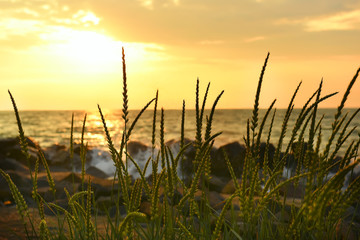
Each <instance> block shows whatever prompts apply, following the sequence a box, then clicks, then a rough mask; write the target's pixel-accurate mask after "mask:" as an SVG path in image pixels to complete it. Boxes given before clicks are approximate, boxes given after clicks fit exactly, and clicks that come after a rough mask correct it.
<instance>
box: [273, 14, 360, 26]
mask: <svg viewBox="0 0 360 240" xmlns="http://www.w3.org/2000/svg"><path fill="white" fill-rule="evenodd" d="M275 24H276V25H301V26H302V27H303V29H304V30H305V31H307V32H323V31H349V30H359V29H360V9H359V10H352V11H342V12H337V13H333V14H331V15H326V16H316V17H304V18H299V19H291V18H281V19H278V20H276V21H275Z"/></svg>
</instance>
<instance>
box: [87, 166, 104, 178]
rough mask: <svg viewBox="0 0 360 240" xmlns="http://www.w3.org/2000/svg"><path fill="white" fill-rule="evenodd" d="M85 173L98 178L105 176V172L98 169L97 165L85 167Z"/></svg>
mask: <svg viewBox="0 0 360 240" xmlns="http://www.w3.org/2000/svg"><path fill="white" fill-rule="evenodd" d="M86 173H87V174H90V175H92V176H95V177H98V178H107V177H108V176H107V175H106V173H104V172H103V171H101V170H100V169H98V168H97V167H94V166H90V167H88V168H87V169H86Z"/></svg>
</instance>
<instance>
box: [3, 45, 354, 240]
mask: <svg viewBox="0 0 360 240" xmlns="http://www.w3.org/2000/svg"><path fill="white" fill-rule="evenodd" d="M122 60H123V104H122V106H123V109H122V112H123V114H122V118H123V120H124V129H123V135H122V139H121V142H120V149H116V148H115V144H114V142H113V140H112V138H111V136H110V133H109V131H108V128H107V125H106V119H105V117H104V115H103V113H102V110H101V107H100V106H99V105H98V110H99V114H100V117H101V120H102V123H103V127H104V134H105V136H106V139H107V143H108V148H109V152H110V153H111V158H112V160H113V162H114V167H115V168H116V172H115V175H114V178H113V191H112V194H111V202H112V204H113V206H115V208H116V213H115V215H114V216H110V214H109V213H108V214H107V221H106V223H105V225H106V228H105V229H106V230H105V232H104V231H103V232H100V231H99V229H98V227H97V226H98V225H99V224H100V223H99V222H98V221H97V220H96V219H97V218H96V216H97V209H98V208H97V207H96V201H95V198H94V192H93V190H92V187H91V186H92V185H91V179H90V178H89V179H88V180H87V184H86V182H85V181H86V179H85V167H84V166H85V161H86V149H87V144H86V143H85V142H84V141H85V139H84V132H85V124H86V115H85V117H84V121H83V128H82V134H81V136H82V137H81V162H82V168H81V169H82V171H81V186H82V187H81V190H82V191H79V192H73V193H72V195H71V194H70V193H69V192H68V190H67V189H65V192H66V193H67V196H68V207H67V208H63V207H61V206H59V205H57V204H56V195H55V189H56V187H55V183H54V181H53V178H52V176H51V172H50V169H49V167H48V164H47V160H46V159H45V157H44V155H43V153H42V152H41V149H40V148H38V151H39V159H38V160H37V161H36V163H35V167H32V166H31V164H33V163H31V162H30V161H29V159H30V157H29V154H28V149H27V142H26V138H25V133H24V131H23V128H22V124H21V120H20V116H19V112H18V109H17V107H16V104H15V100H14V98H13V96H12V95H11V93H10V91H9V94H10V98H11V101H12V103H13V106H14V112H15V115H16V120H17V124H18V127H19V135H20V138H19V139H20V144H21V149H22V152H23V154H24V158H26V159H27V160H28V163H29V170H30V172H29V174H30V176H31V179H32V181H33V186H34V187H33V193H34V194H33V198H34V200H35V202H36V203H37V209H38V212H39V215H40V216H41V217H40V220H39V222H36V220H35V219H34V218H32V217H31V216H30V214H29V207H28V205H27V203H26V201H25V200H24V197H23V196H22V194H21V193H20V191H19V189H18V188H17V186H15V184H14V183H13V181H12V180H11V178H10V176H9V175H8V174H7V173H5V172H4V171H3V170H1V169H0V173H1V175H2V176H3V177H4V178H5V179H6V181H7V182H8V185H9V188H10V190H11V193H12V196H13V198H14V201H15V203H16V206H17V210H18V212H19V215H20V216H21V219H22V221H23V223H24V228H25V231H26V233H27V237H28V238H30V237H32V236H36V237H40V238H42V239H340V238H346V237H347V236H346V235H339V234H340V233H339V231H337V230H336V229H338V228H339V226H342V225H341V224H343V223H344V222H345V215H344V213H345V211H346V210H347V209H348V207H349V206H351V205H354V204H358V203H359V202H358V199H359V197H360V177H357V178H356V179H355V180H353V181H352V182H351V183H350V184H349V186H348V187H347V188H346V189H344V188H343V186H344V181H345V178H346V176H347V175H349V174H350V173H352V172H353V171H354V169H355V167H356V166H357V165H358V163H359V161H360V160H359V159H357V152H358V148H359V145H360V140H358V141H356V142H351V143H349V144H348V146H344V144H345V141H346V140H347V138H348V136H349V135H350V134H351V133H352V132H354V131H355V128H352V129H349V126H350V123H351V122H352V121H353V119H354V118H355V117H356V116H357V114H358V112H359V110H357V111H355V112H354V113H353V114H352V115H351V116H350V117H349V116H348V114H343V110H344V106H345V102H346V100H347V98H348V95H349V94H350V90H351V88H352V86H353V85H354V82H355V81H356V79H357V77H358V74H359V72H360V69H358V70H357V72H356V74H355V76H354V78H353V79H352V80H351V81H350V84H349V86H348V88H347V90H346V92H345V94H344V96H343V98H342V100H341V103H340V105H339V107H338V110H337V113H336V114H335V116H334V122H333V124H332V133H331V136H330V138H329V139H327V140H326V139H323V137H322V132H321V130H322V127H321V120H322V118H321V119H320V121H318V122H317V119H318V118H317V109H318V107H319V104H320V103H321V102H322V101H325V100H326V99H327V98H329V97H332V96H333V95H335V94H336V93H333V94H329V95H325V96H322V95H321V92H322V85H323V82H322V81H321V83H320V85H319V88H318V89H317V90H316V91H315V92H314V94H313V95H312V96H310V98H309V99H308V101H307V102H306V103H305V104H304V105H303V107H302V109H301V111H300V114H299V115H298V116H297V117H296V120H295V125H294V127H293V129H290V131H291V135H290V136H291V137H290V141H289V143H287V144H285V143H284V137H285V134H286V132H287V131H288V130H289V129H288V128H289V124H288V123H289V119H290V117H291V116H292V114H293V109H294V100H295V97H296V96H297V94H298V92H299V90H300V86H301V83H300V84H299V85H298V87H297V88H296V89H295V91H294V94H293V96H292V98H291V99H290V102H289V105H288V108H287V111H286V114H285V116H284V119H283V122H282V127H281V133H280V136H279V139H278V140H277V142H276V143H275V145H276V149H275V154H274V158H272V159H270V158H269V155H268V154H267V152H268V151H269V148H270V144H271V139H272V127H273V125H274V118H275V115H276V109H274V106H275V102H276V100H274V101H273V102H272V103H271V104H270V106H269V108H268V109H267V111H266V113H265V115H264V117H263V119H262V120H260V119H259V102H260V94H261V86H262V82H263V81H264V74H265V71H266V67H267V65H268V60H269V54H268V55H267V57H266V59H265V63H264V65H263V68H262V71H261V74H260V77H259V81H258V87H257V91H256V94H255V102H254V109H253V112H252V117H251V119H249V120H248V125H247V135H246V136H244V140H245V145H246V154H245V159H244V164H243V169H242V175H241V177H240V179H238V177H237V176H238V174H236V173H235V171H234V169H233V166H232V164H231V161H230V160H229V157H228V155H227V153H226V152H225V151H224V152H223V155H224V159H225V162H224V164H226V165H227V167H228V171H229V172H230V176H231V178H232V179H233V181H234V185H235V189H236V191H235V192H234V193H233V194H231V195H228V196H227V199H226V200H225V201H224V204H223V207H222V209H221V210H215V209H213V208H212V206H210V204H209V199H208V193H209V189H208V187H209V186H208V185H207V183H208V181H209V180H210V179H211V176H212V175H211V162H212V160H211V156H210V152H211V149H212V146H213V144H214V141H215V140H216V137H217V136H218V135H219V134H221V133H214V134H213V133H212V132H211V130H212V127H211V126H212V122H213V121H214V118H215V117H216V116H215V109H216V105H217V103H218V102H219V100H220V98H221V96H222V95H223V93H224V92H223V91H222V92H221V93H220V94H219V95H218V96H217V98H216V99H215V100H214V103H213V105H212V107H211V111H210V114H209V115H208V116H206V126H205V131H204V129H203V118H204V114H205V111H204V109H205V108H206V102H207V100H208V93H209V87H210V84H208V86H207V88H206V91H205V94H204V98H203V101H202V105H201V107H200V99H199V95H200V89H199V80H197V83H196V95H195V98H196V104H195V109H196V135H195V141H194V143H189V144H185V140H184V139H185V136H184V132H185V130H184V128H185V101H184V102H183V106H182V107H183V108H182V118H181V123H180V124H181V133H180V150H179V152H178V153H176V155H174V153H173V152H172V151H171V149H170V148H169V147H167V146H166V144H165V137H166V136H165V131H164V123H165V121H166V112H165V111H164V109H161V112H160V113H161V115H160V126H159V131H160V134H159V136H160V139H159V140H158V142H159V144H158V145H159V149H160V151H159V152H156V151H155V148H156V145H157V144H156V137H155V136H156V129H157V127H156V119H157V114H158V111H157V105H158V98H159V97H158V92H156V96H155V98H154V99H152V100H151V101H149V102H148V103H147V104H146V105H145V107H144V108H143V109H142V110H141V111H140V112H139V113H138V115H137V116H136V118H135V119H134V120H133V121H132V123H131V124H130V119H129V115H128V95H127V77H126V63H125V54H124V50H123V58H122ZM153 102H154V110H153V111H154V114H153V126H152V129H153V131H152V136H149V138H151V143H152V154H151V156H150V157H149V159H148V160H147V162H146V164H145V167H144V169H141V168H140V167H139V165H138V164H137V162H136V161H135V160H134V159H133V156H131V155H130V154H129V153H128V152H127V143H128V141H129V140H130V139H131V133H132V131H136V128H135V126H136V123H137V121H138V119H139V118H140V117H141V115H142V113H143V112H144V111H145V110H146V109H148V107H149V106H150V105H151V104H153ZM73 123H74V119H73V117H72V123H71V133H70V135H71V137H70V155H71V159H72V158H73ZM267 123H269V124H267ZM266 126H268V127H269V129H268V131H267V132H268V134H267V136H265V137H263V136H262V133H263V132H264V131H265V128H266ZM224 128H225V130H226V126H224ZM305 131H309V134H308V136H309V137H308V138H305V137H304V136H305V134H304V133H305ZM263 138H264V139H265V140H263ZM359 139H360V138H359ZM261 141H264V142H265V144H266V147H265V154H264V160H263V162H260V161H259V158H260V143H261ZM323 141H326V144H325V145H326V147H325V149H324V150H323V151H321V150H320V147H319V146H320V143H321V142H323ZM295 142H297V143H299V144H297V145H294V143H295ZM191 145H193V147H194V149H195V150H196V154H195V156H194V159H193V169H192V173H191V175H192V178H191V179H190V180H189V182H187V183H186V182H184V181H183V178H182V177H180V176H178V174H177V168H178V165H179V163H180V162H181V161H183V159H184V154H185V152H186V150H187V149H188V148H189V147H191ZM305 145H306V146H307V147H304V146H305ZM294 146H295V147H294ZM341 147H347V149H346V153H345V155H344V156H343V158H342V160H341V161H338V162H334V159H335V156H336V154H337V152H338V151H339V149H340V148H341ZM283 149H285V152H283ZM290 155H292V156H294V158H295V161H296V163H297V167H296V171H295V172H294V173H292V176H291V177H290V178H288V179H284V178H283V177H282V173H283V171H284V168H285V167H287V165H286V163H287V159H288V157H289V156H290ZM129 162H131V163H132V164H133V165H134V166H135V167H136V169H137V171H138V172H139V175H140V178H139V179H136V180H135V181H131V178H130V175H129V172H128V164H129ZM40 163H41V164H42V165H43V166H44V167H45V169H46V172H47V178H48V182H49V186H50V189H51V191H53V196H54V201H53V202H46V201H45V200H44V199H43V198H42V197H41V196H40V195H39V194H38V193H37V174H38V169H39V164H40ZM335 166H337V167H338V169H339V170H338V171H337V173H336V174H335V175H334V176H332V177H331V178H329V177H328V176H329V173H330V170H331V169H332V168H333V167H335ZM148 167H150V168H151V169H152V178H151V179H150V180H149V179H147V178H146V177H145V172H146V169H147V168H148ZM31 169H35V172H32V170H31ZM300 183H304V184H305V187H304V188H305V195H304V196H303V198H302V199H300V201H295V199H292V201H290V202H289V201H288V200H289V199H287V197H286V193H285V196H284V195H282V194H281V191H282V190H281V189H283V188H284V187H285V186H287V185H289V184H293V185H295V186H298V184H300ZM85 186H86V187H85ZM116 186H118V187H116ZM199 190H200V192H201V201H197V200H196V199H195V193H196V192H199ZM177 191H180V192H182V193H183V194H182V195H181V197H180V199H177V200H176V199H175V196H174V194H175V192H177ZM160 196H161V198H160ZM290 200H291V199H290ZM142 202H148V203H149V205H150V207H149V211H148V212H146V213H144V212H141V211H140V206H141V204H142ZM236 202H238V203H239V209H238V210H236V208H235V207H234V206H235V205H234V204H235V203H236ZM44 205H46V206H47V207H49V208H50V209H52V210H53V211H56V212H57V215H56V216H57V218H58V223H57V226H55V227H54V226H52V227H51V228H49V224H48V222H47V216H46V215H45V214H44V210H43V208H44ZM121 206H124V208H125V210H126V213H125V215H124V214H121V211H120V207H121ZM275 209H277V210H275ZM279 209H280V210H279ZM289 209H290V210H289ZM277 211H279V212H280V213H284V212H286V213H287V214H288V218H287V219H286V220H285V219H282V218H279V216H278V215H277V213H278V212H277ZM346 224H347V225H348V226H349V227H351V226H352V225H353V224H355V223H354V222H352V221H350V222H347V223H346ZM29 226H30V230H29ZM35 226H39V227H38V228H36V227H35Z"/></svg>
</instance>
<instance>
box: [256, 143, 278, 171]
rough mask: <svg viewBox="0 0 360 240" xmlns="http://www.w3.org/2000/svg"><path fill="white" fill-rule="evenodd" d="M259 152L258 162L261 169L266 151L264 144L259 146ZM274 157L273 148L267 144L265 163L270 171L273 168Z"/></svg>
mask: <svg viewBox="0 0 360 240" xmlns="http://www.w3.org/2000/svg"><path fill="white" fill-rule="evenodd" d="M259 148H260V152H259V160H258V162H259V163H260V167H261V168H262V167H263V165H264V159H265V156H266V155H265V150H266V143H261V144H260V147H259ZM274 155H275V147H274V145H273V144H271V143H269V146H268V151H267V162H268V166H269V168H270V169H272V168H273V160H274Z"/></svg>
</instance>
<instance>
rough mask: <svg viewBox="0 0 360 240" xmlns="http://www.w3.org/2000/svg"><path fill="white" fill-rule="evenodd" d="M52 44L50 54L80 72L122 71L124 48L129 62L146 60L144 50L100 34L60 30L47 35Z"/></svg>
mask: <svg viewBox="0 0 360 240" xmlns="http://www.w3.org/2000/svg"><path fill="white" fill-rule="evenodd" d="M43 39H45V40H47V41H49V42H51V45H50V46H49V49H50V51H51V52H52V53H53V54H55V55H56V56H57V57H58V58H59V59H61V61H62V62H64V64H65V65H67V66H68V67H71V68H74V69H75V68H76V69H77V71H87V72H89V73H93V72H109V71H115V69H117V70H119V66H120V65H121V61H122V59H121V56H122V47H124V48H125V51H126V54H127V55H128V56H131V57H130V58H128V57H127V59H130V60H131V59H137V61H140V62H141V61H142V59H143V58H144V51H143V49H141V48H136V47H134V46H131V44H128V43H125V42H122V41H118V40H114V39H113V38H111V37H109V36H107V35H105V34H104V33H101V32H96V31H83V30H74V29H69V28H59V29H57V31H54V32H53V33H51V34H48V35H45V36H43Z"/></svg>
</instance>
